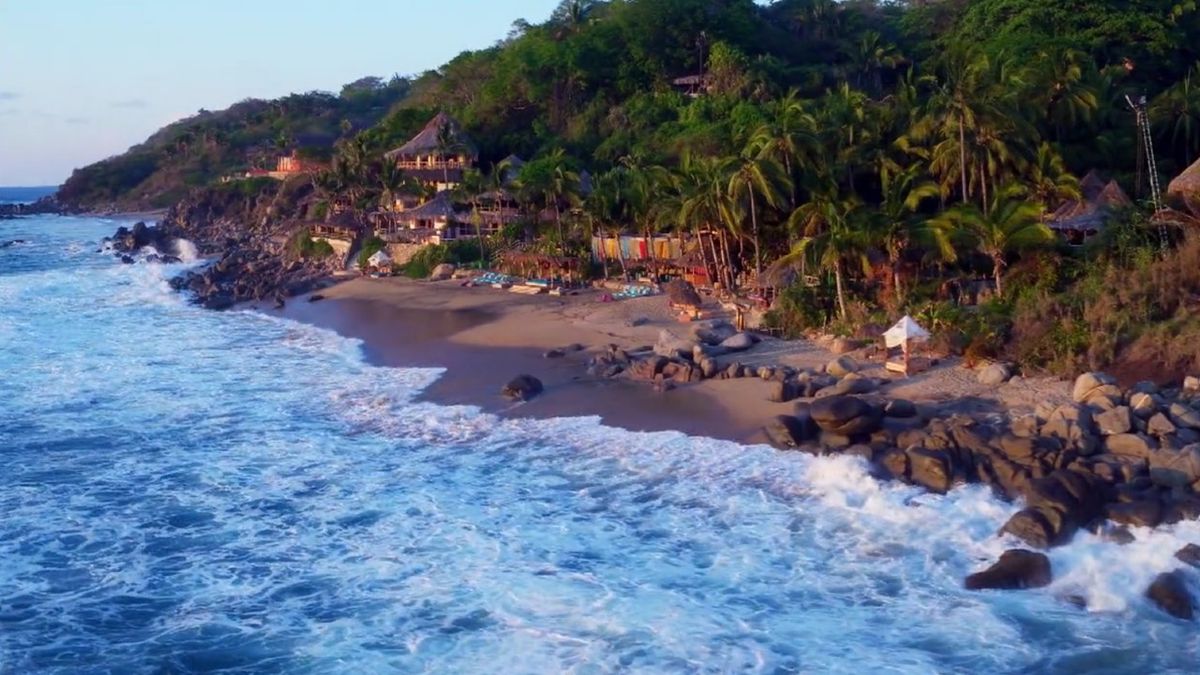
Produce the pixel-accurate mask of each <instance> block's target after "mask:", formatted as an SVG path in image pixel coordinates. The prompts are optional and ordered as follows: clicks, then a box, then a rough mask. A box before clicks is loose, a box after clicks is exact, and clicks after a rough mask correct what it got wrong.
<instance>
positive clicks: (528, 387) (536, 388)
mask: <svg viewBox="0 0 1200 675" xmlns="http://www.w3.org/2000/svg"><path fill="white" fill-rule="evenodd" d="M540 393H542V381H541V380H539V379H537V378H536V377H534V376H532V375H518V376H516V377H514V378H513V379H511V380H509V382H508V384H506V385H504V388H503V389H501V390H500V394H501V395H502V396H504V397H505V398H509V399H512V400H514V401H528V400H530V399H532V398H533V397H535V396H537V395H538V394H540Z"/></svg>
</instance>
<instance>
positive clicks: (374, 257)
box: [367, 249, 392, 267]
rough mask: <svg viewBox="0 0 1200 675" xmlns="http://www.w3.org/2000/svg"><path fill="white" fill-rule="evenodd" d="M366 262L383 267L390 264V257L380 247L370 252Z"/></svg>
mask: <svg viewBox="0 0 1200 675" xmlns="http://www.w3.org/2000/svg"><path fill="white" fill-rule="evenodd" d="M367 264H368V265H371V266H372V267H383V266H385V265H391V264H392V257H391V256H389V255H388V254H387V252H385V251H383V250H382V249H381V250H379V251H376V252H374V253H372V254H371V257H370V258H367Z"/></svg>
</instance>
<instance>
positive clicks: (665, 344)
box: [654, 328, 696, 359]
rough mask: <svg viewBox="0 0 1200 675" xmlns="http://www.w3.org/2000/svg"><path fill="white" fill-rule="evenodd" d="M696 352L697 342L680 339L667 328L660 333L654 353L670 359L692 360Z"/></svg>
mask: <svg viewBox="0 0 1200 675" xmlns="http://www.w3.org/2000/svg"><path fill="white" fill-rule="evenodd" d="M695 350H696V343H695V341H693V340H688V339H686V338H683V337H680V336H678V335H676V334H675V333H672V332H671V331H669V330H667V329H665V328H664V329H663V330H661V331H659V332H658V341H657V342H655V343H654V353H655V354H657V355H659V356H665V357H667V358H669V359H678V358H687V359H690V358H692V355H693V354H694V353H695Z"/></svg>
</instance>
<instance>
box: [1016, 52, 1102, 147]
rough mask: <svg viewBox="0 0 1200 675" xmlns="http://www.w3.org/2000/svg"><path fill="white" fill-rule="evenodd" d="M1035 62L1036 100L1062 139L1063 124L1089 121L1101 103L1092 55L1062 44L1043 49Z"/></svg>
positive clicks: (1058, 136)
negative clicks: (1057, 47) (1095, 81)
mask: <svg viewBox="0 0 1200 675" xmlns="http://www.w3.org/2000/svg"><path fill="white" fill-rule="evenodd" d="M1034 63H1035V64H1036V65H1035V66H1034V67H1033V78H1032V80H1033V81H1032V82H1031V86H1032V87H1033V90H1034V91H1033V97H1034V100H1035V101H1036V102H1037V104H1038V106H1039V108H1040V109H1041V110H1042V114H1043V115H1044V117H1045V120H1046V122H1047V123H1048V124H1049V125H1050V128H1051V129H1052V130H1053V131H1054V138H1055V140H1061V139H1062V135H1063V129H1064V127H1067V126H1071V127H1074V126H1076V125H1078V124H1081V123H1085V122H1088V121H1090V120H1091V117H1092V114H1093V113H1094V112H1095V111H1096V109H1097V108H1098V107H1099V101H1098V99H1097V97H1096V94H1097V90H1096V86H1095V84H1094V78H1093V77H1091V75H1092V71H1091V70H1090V69H1091V67H1092V66H1091V59H1089V58H1088V57H1087V56H1086V55H1085V54H1082V53H1081V52H1078V51H1076V50H1074V49H1069V48H1060V49H1050V50H1045V51H1042V52H1040V53H1039V54H1038V56H1037V58H1036V59H1035V60H1034ZM1085 68H1087V69H1089V70H1085Z"/></svg>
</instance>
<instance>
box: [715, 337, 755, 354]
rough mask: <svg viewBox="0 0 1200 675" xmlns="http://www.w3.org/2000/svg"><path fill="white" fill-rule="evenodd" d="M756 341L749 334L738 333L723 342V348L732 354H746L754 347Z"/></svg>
mask: <svg viewBox="0 0 1200 675" xmlns="http://www.w3.org/2000/svg"><path fill="white" fill-rule="evenodd" d="M755 342H756V340H755V339H754V336H753V335H751V334H749V333H737V334H735V335H732V336H730V337H728V338H726V339H725V340H722V341H721V345H720V346H721V347H724V348H725V350H726V351H730V352H744V351H746V350H747V349H750V348H751V347H753V346H754V344H755Z"/></svg>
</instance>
